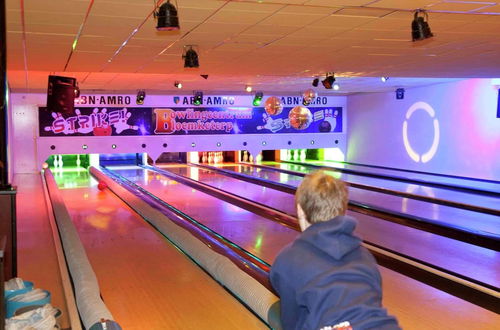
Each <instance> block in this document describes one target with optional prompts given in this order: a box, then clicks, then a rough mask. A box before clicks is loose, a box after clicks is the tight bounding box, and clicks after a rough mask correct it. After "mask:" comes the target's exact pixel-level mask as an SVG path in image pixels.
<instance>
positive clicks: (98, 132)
mask: <svg viewBox="0 0 500 330" xmlns="http://www.w3.org/2000/svg"><path fill="white" fill-rule="evenodd" d="M111 133H112V129H111V126H103V127H94V136H110V135H111Z"/></svg>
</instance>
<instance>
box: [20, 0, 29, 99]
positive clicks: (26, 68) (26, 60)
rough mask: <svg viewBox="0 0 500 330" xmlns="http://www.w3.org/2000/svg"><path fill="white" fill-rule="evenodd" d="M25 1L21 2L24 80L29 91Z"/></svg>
mask: <svg viewBox="0 0 500 330" xmlns="http://www.w3.org/2000/svg"><path fill="white" fill-rule="evenodd" d="M24 21H25V20H24V0H21V24H22V26H23V53H24V79H25V80H26V88H27V89H28V88H29V87H28V51H27V48H26V24H25V22H24Z"/></svg>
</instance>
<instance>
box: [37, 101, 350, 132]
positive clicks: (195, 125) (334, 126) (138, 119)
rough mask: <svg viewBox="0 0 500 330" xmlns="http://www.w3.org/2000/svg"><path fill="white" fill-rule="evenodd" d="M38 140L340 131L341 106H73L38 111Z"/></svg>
mask: <svg viewBox="0 0 500 330" xmlns="http://www.w3.org/2000/svg"><path fill="white" fill-rule="evenodd" d="M39 132H40V136H82V135H85V136H120V135H166V134H168V135H211V134H269V133H318V132H323V133H332V132H335V133H337V132H342V108H341V107H317V108H306V107H302V106H300V107H299V106H298V107H293V108H292V107H287V108H283V110H282V111H280V112H279V113H275V114H273V115H270V114H268V113H267V112H266V111H265V109H264V108H251V107H224V108H223V107H196V108H77V109H76V110H75V115H74V116H68V117H63V116H62V115H61V114H59V113H54V112H49V111H47V109H46V108H40V109H39Z"/></svg>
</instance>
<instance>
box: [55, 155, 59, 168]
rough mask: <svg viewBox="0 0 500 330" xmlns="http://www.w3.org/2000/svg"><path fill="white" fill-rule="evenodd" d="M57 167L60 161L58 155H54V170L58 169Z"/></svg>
mask: <svg viewBox="0 0 500 330" xmlns="http://www.w3.org/2000/svg"><path fill="white" fill-rule="evenodd" d="M57 165H59V160H58V158H57V155H54V168H57Z"/></svg>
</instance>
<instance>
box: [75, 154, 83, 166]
mask: <svg viewBox="0 0 500 330" xmlns="http://www.w3.org/2000/svg"><path fill="white" fill-rule="evenodd" d="M81 163H82V162H81V161H80V154H78V155H76V167H80V164H81Z"/></svg>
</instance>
